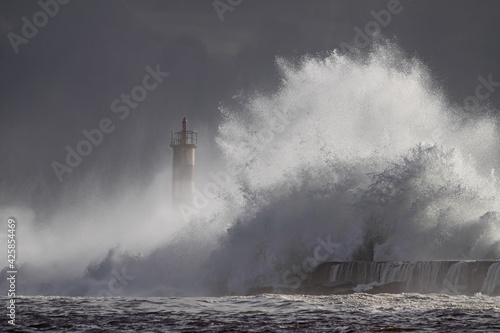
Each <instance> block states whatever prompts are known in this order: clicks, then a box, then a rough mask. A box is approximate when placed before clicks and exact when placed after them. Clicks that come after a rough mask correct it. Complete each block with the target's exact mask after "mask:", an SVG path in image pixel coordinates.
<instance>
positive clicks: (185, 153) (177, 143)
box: [170, 118, 198, 207]
mask: <svg viewBox="0 0 500 333" xmlns="http://www.w3.org/2000/svg"><path fill="white" fill-rule="evenodd" d="M170 147H171V148H172V149H173V150H174V157H173V160H172V204H173V205H174V206H177V207H178V206H179V205H180V204H186V205H189V206H192V205H193V194H194V163H195V160H194V158H195V150H196V148H198V133H197V132H195V131H188V130H187V119H186V118H184V119H182V131H180V132H170Z"/></svg>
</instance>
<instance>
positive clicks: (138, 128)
mask: <svg viewBox="0 0 500 333" xmlns="http://www.w3.org/2000/svg"><path fill="white" fill-rule="evenodd" d="M42 2H44V3H52V1H50V0H43V1H42ZM61 2H64V1H62V0H61ZM221 2H223V3H230V1H228V0H221ZM232 2H233V3H238V1H236V0H233V1H232ZM389 2H390V1H388V0H383V1H326V0H321V1H320V0H317V1H306V0H301V1H299V0H244V1H242V2H241V4H239V5H237V6H235V7H234V8H233V10H232V11H227V12H225V13H224V14H223V17H224V20H223V21H221V20H220V18H219V15H218V13H217V12H216V10H215V8H214V6H213V1H210V0H191V1H186V0H162V1H160V0H152V1H148V0H145V1H138V0H137V1H131V0H129V1H118V0H107V1H100V0H87V1H82V0H80V1H79V0H72V1H70V2H69V3H67V4H64V5H59V9H58V12H57V13H56V14H55V15H54V17H50V18H48V22H47V24H46V25H45V26H43V27H40V28H39V29H38V32H37V34H36V35H35V36H34V37H32V38H29V39H28V42H27V43H25V44H20V45H19V46H18V47H19V52H18V53H15V51H14V48H13V46H12V44H11V42H10V41H9V39H8V34H9V33H10V32H13V33H15V34H17V35H20V36H21V35H22V27H23V24H24V22H23V21H22V18H23V17H26V18H27V19H28V20H29V21H30V22H33V15H34V14H35V15H36V13H37V12H39V11H40V10H41V7H40V5H39V4H38V2H37V1H13V0H3V1H0V124H1V125H0V156H1V163H0V176H1V178H0V186H1V191H0V203H1V204H23V205H28V206H31V207H34V208H40V207H50V206H51V205H57V204H58V202H59V200H61V199H62V198H63V197H65V196H67V195H68V193H72V191H75V190H76V189H78V188H79V187H78V186H77V185H78V184H80V183H81V182H82V181H85V180H88V181H93V180H96V179H98V180H99V181H100V182H101V184H104V185H105V186H107V187H108V188H109V190H110V191H116V190H119V189H118V188H117V186H116V184H118V183H120V182H123V180H124V179H128V180H129V181H130V182H131V183H136V184H138V185H140V184H145V183H148V182H150V181H151V180H152V178H153V177H154V175H155V173H156V172H158V170H160V169H162V168H163V166H164V165H165V164H166V163H169V161H170V158H171V157H170V154H171V151H170V148H169V147H168V145H169V135H170V130H177V129H180V121H181V119H182V117H183V116H187V117H188V119H189V121H190V123H189V126H190V127H191V128H194V129H196V130H198V132H199V136H200V140H202V141H203V145H205V147H207V148H206V149H205V150H204V151H205V153H204V152H203V150H200V151H199V154H200V155H199V158H201V159H202V161H203V159H207V160H208V159H210V158H216V155H213V154H208V153H207V152H213V151H214V148H213V147H214V146H215V145H214V136H215V135H216V132H217V126H218V124H219V121H220V116H219V111H218V106H219V103H220V102H223V103H226V104H228V103H231V98H232V96H233V95H235V94H237V93H238V92H239V91H242V90H243V91H253V90H259V91H268V90H270V89H274V88H276V83H277V79H278V76H277V75H278V73H277V72H276V70H275V63H274V61H275V57H276V56H285V57H292V58H299V57H300V56H302V55H304V54H326V53H327V52H329V51H331V50H333V49H334V48H338V47H339V45H340V44H341V43H342V42H347V43H351V42H352V40H353V37H354V36H355V30H354V28H355V27H360V28H361V29H364V27H365V25H366V24H367V23H368V22H369V21H372V20H373V17H372V16H371V14H370V11H372V10H374V11H376V12H378V11H380V10H382V9H386V8H387V6H388V3H389ZM400 6H402V8H403V9H402V11H401V13H399V14H397V15H393V16H392V18H391V21H390V23H389V24H388V25H387V26H386V27H384V28H383V29H382V35H383V36H385V37H389V38H394V39H395V40H397V41H398V43H399V44H400V46H401V47H402V49H403V50H404V51H405V52H407V53H408V54H409V55H414V56H417V57H418V58H419V59H421V60H422V61H423V62H424V63H425V64H426V65H427V66H428V67H429V68H430V70H431V71H432V73H433V74H434V76H435V77H436V79H437V80H439V81H441V82H442V83H443V85H444V87H445V89H446V93H447V94H448V95H449V98H450V100H451V101H452V102H455V103H457V104H461V103H462V101H463V99H464V98H465V97H466V96H468V95H473V94H474V89H475V87H476V86H477V85H478V80H477V77H478V76H479V75H482V76H484V77H487V76H488V75H489V74H491V75H492V77H493V80H495V81H500V1H493V0H492V1H485V0H482V1H477V0H469V1H456V0H453V1H452V0H449V1H433V0H429V1H417V0H412V1H403V0H402V1H401V5H400ZM51 8H52V10H54V8H53V7H51ZM38 19H40V20H42V19H43V17H42V16H39V17H38ZM157 64H159V65H160V69H161V71H165V72H168V73H169V76H168V77H166V78H165V79H164V81H163V82H162V83H161V84H160V85H158V87H157V88H156V89H154V90H152V91H149V92H148V96H147V98H146V99H145V100H144V101H143V102H141V103H140V104H139V106H137V108H136V109H134V110H132V111H131V113H130V115H129V116H128V117H127V118H126V119H124V120H123V121H120V120H118V117H117V116H118V115H119V114H116V113H113V112H112V111H111V108H110V105H111V103H112V102H113V100H115V99H116V98H119V97H120V95H121V94H122V93H126V94H130V91H131V89H132V88H133V87H134V86H136V85H141V84H142V79H143V77H144V76H145V75H146V74H147V72H146V70H145V67H146V66H150V67H152V68H155V67H156V65H157ZM489 102H491V103H492V104H493V105H494V106H496V107H498V106H500V89H498V91H496V92H494V93H492V94H491V97H490V99H489ZM103 118H109V119H112V121H113V124H114V125H115V127H116V128H115V130H114V131H113V133H110V134H106V135H104V139H103V141H102V144H100V145H99V146H98V147H94V151H93V153H92V154H90V155H89V156H87V157H85V158H84V160H83V161H82V162H81V164H80V165H79V166H78V167H77V168H75V169H74V171H73V172H72V173H71V174H65V176H64V181H63V182H62V183H60V182H59V181H58V179H57V177H56V176H55V174H54V171H53V169H52V167H51V163H52V162H53V161H59V162H61V163H64V159H65V156H66V151H65V147H66V146H67V145H69V146H71V147H73V148H75V147H76V145H77V143H78V142H79V141H80V140H82V139H84V137H83V135H82V133H81V131H82V130H84V129H87V130H91V129H93V128H96V127H97V126H98V124H99V121H100V120H101V119H103ZM209 155H210V156H209ZM75 198H76V197H75Z"/></svg>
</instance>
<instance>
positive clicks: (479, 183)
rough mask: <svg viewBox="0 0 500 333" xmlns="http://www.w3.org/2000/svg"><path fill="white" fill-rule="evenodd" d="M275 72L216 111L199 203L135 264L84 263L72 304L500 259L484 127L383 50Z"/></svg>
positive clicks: (495, 191) (415, 63)
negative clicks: (342, 271) (212, 182)
mask: <svg viewBox="0 0 500 333" xmlns="http://www.w3.org/2000/svg"><path fill="white" fill-rule="evenodd" d="M277 66H278V69H279V72H280V75H281V79H282V83H281V85H280V87H278V89H277V90H276V91H274V92H272V93H255V94H248V95H245V94H240V95H239V96H237V97H236V100H237V101H238V103H239V104H238V105H239V106H236V107H232V108H221V112H222V114H223V121H222V123H221V124H220V129H219V135H218V137H217V138H216V142H217V144H218V146H219V147H220V149H221V151H222V152H223V154H224V158H225V160H224V167H223V168H222V169H213V170H211V171H212V173H214V174H217V175H224V177H222V178H221V179H223V180H224V182H219V183H218V184H217V189H216V191H215V192H216V193H214V195H213V196H211V197H210V204H208V205H206V207H203V209H196V210H197V211H198V214H196V215H194V214H193V215H190V216H189V220H190V221H189V223H186V225H185V226H184V227H183V228H182V229H181V230H180V231H179V230H176V231H175V233H173V235H174V236H172V239H169V240H168V241H167V242H166V243H165V244H163V245H158V246H156V247H155V248H154V249H152V250H151V251H149V252H147V253H146V254H143V256H142V257H134V255H131V256H130V257H128V258H129V259H127V260H128V261H127V260H124V259H119V256H118V255H117V254H110V255H108V259H106V260H108V262H110V263H111V262H114V264H110V265H108V266H99V267H100V270H102V272H101V273H99V274H101V275H99V274H98V271H99V269H97V268H95V267H97V266H95V265H94V266H92V267H94V268H93V269H92V268H89V267H91V265H89V264H86V265H87V267H86V268H87V269H86V273H84V274H83V276H80V277H79V279H80V280H79V281H80V283H81V285H82V286H83V287H82V288H80V289H79V291H78V292H79V293H80V294H82V293H83V294H88V295H95V294H97V293H99V291H100V290H102V289H103V288H104V289H106V290H109V288H108V287H106V283H108V284H109V281H110V280H113V276H116V275H117V272H118V275H120V276H121V277H123V275H125V276H129V280H127V284H126V286H124V287H123V288H121V289H122V290H121V291H120V293H121V294H141V295H158V296H160V295H171V294H182V295H185V294H230V293H235V294H245V293H248V292H252V290H268V289H266V288H284V289H286V288H289V289H293V287H296V286H298V285H299V284H300V283H301V282H302V281H304V280H305V279H306V276H307V274H308V273H309V272H310V271H312V270H313V268H314V267H316V266H317V265H319V264H321V263H322V262H326V261H432V260H458V261H459V260H498V259H500V217H499V215H498V212H499V207H500V193H499V189H500V184H499V181H498V179H497V178H496V176H495V172H494V169H495V167H496V166H497V165H498V164H499V162H500V161H499V159H498V151H499V150H500V144H499V143H500V142H499V136H498V128H497V124H496V122H495V119H491V118H489V117H488V116H486V115H485V116H480V115H478V114H477V113H474V116H467V113H466V112H465V111H464V110H462V109H461V108H460V107H459V106H456V105H453V104H452V103H450V102H449V101H448V99H447V97H446V96H445V94H444V92H443V91H442V89H440V86H439V84H437V83H436V82H435V80H434V79H433V78H432V75H431V74H430V73H429V71H428V69H427V68H426V67H425V66H424V65H423V64H422V63H421V62H420V61H419V60H418V59H412V58H408V57H407V56H406V55H405V54H404V53H403V52H402V51H401V50H399V49H398V47H397V46H395V45H393V44H391V43H382V44H378V45H376V46H374V47H373V49H372V50H371V51H370V52H367V54H365V55H357V56H352V55H351V56H348V55H340V54H338V53H337V52H332V53H331V54H330V55H328V56H326V57H319V56H318V57H313V56H308V57H304V58H303V59H301V60H300V61H295V62H293V61H287V60H286V59H281V58H278V59H277ZM202 185H203V184H202ZM199 188H203V186H200V187H199ZM170 219H172V217H170ZM177 224H178V223H177ZM122 246H123V245H122ZM125 246H126V244H125ZM110 258H115V259H110ZM130 258H134V259H133V260H132V259H130ZM125 262H128V263H129V264H128V265H129V266H127V267H129V268H128V272H125V273H120V269H121V267H123V266H124V265H125ZM106 267H107V268H106ZM113 270H114V273H112V271H113ZM132 271H134V272H133V273H131V272H132ZM99 272H100V271H99ZM113 274H114V275H113ZM127 274H128V275H127ZM97 276H100V277H97ZM132 276H133V277H134V278H133V279H132V278H131V277H132ZM117 280H119V279H117ZM89 281H95V284H91V283H89ZM113 281H115V280H113ZM113 283H115V282H113ZM499 283H500V281H499ZM494 287H495V286H494V283H493V285H492V284H491V283H490V285H488V288H494ZM115 289H116V288H115ZM33 290H34V292H35V293H43V290H41V289H38V290H37V288H36V287H34V289H33ZM51 292H54V293H57V288H56V289H55V290H54V289H51ZM111 294H112V292H111Z"/></svg>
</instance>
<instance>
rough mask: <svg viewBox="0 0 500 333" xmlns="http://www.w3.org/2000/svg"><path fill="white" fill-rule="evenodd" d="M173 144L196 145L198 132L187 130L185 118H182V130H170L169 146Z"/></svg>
mask: <svg viewBox="0 0 500 333" xmlns="http://www.w3.org/2000/svg"><path fill="white" fill-rule="evenodd" d="M174 146H190V147H193V148H196V147H198V133H197V132H195V131H188V130H187V119H186V117H184V118H183V119H182V131H180V132H170V147H172V148H173V147H174Z"/></svg>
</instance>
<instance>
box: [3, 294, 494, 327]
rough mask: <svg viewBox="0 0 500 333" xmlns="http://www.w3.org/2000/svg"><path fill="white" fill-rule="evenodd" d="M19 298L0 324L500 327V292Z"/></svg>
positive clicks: (43, 325) (23, 325) (68, 325)
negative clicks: (10, 317)
mask: <svg viewBox="0 0 500 333" xmlns="http://www.w3.org/2000/svg"><path fill="white" fill-rule="evenodd" d="M6 302H7V299H6V298H5V297H4V303H6ZM16 303H17V317H16V319H17V320H16V326H15V327H12V326H11V325H9V324H7V320H6V319H5V318H6V317H5V316H3V317H2V320H1V323H2V327H1V330H2V331H23V332H39V331H69V332H103V331H106V332H382V331H399V332H402V331H417V332H431V331H434V332H437V331H439V332H470V331H482V332H500V297H489V296H482V295H476V296H450V295H441V294H427V295H423V294H378V295H368V294H351V295H332V296H304V295H279V294H265V295H258V296H245V297H236V296H234V297H233V296H229V297H181V298H178V297H177V298H175V297H171V298H167V297H161V298H90V297H20V298H18V299H17V302H16Z"/></svg>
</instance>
